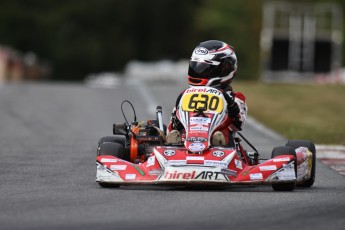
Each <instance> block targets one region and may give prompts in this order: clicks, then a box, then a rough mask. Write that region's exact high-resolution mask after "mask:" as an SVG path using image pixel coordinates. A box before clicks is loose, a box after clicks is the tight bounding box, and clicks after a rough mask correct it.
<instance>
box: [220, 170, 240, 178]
mask: <svg viewBox="0 0 345 230" xmlns="http://www.w3.org/2000/svg"><path fill="white" fill-rule="evenodd" d="M221 172H222V173H223V174H224V175H228V176H237V172H236V171H235V170H231V169H221Z"/></svg>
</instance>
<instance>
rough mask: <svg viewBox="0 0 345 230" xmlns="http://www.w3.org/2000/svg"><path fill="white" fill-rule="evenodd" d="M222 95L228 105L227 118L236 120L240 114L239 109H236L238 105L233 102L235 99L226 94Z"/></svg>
mask: <svg viewBox="0 0 345 230" xmlns="http://www.w3.org/2000/svg"><path fill="white" fill-rule="evenodd" d="M223 95H224V98H225V100H226V102H227V103H228V106H227V109H228V115H229V117H231V118H237V115H238V114H239V113H240V108H239V107H238V104H237V103H236V102H235V99H234V98H233V97H230V96H229V94H227V93H226V92H223Z"/></svg>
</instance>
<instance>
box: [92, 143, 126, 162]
mask: <svg viewBox="0 0 345 230" xmlns="http://www.w3.org/2000/svg"><path fill="white" fill-rule="evenodd" d="M123 153H124V148H123V146H122V145H121V144H119V143H112V142H105V143H103V144H101V145H100V146H99V150H98V154H99V156H105V155H110V156H114V157H118V158H121V159H123V155H124V154H123Z"/></svg>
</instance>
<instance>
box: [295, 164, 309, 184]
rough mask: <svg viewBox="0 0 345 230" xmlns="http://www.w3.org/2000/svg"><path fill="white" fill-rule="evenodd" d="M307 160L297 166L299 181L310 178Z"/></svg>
mask: <svg viewBox="0 0 345 230" xmlns="http://www.w3.org/2000/svg"><path fill="white" fill-rule="evenodd" d="M310 169H311V168H310V167H309V162H308V160H306V161H304V162H303V163H302V164H300V165H298V166H297V180H301V179H303V178H304V177H308V178H310V172H311V170H310Z"/></svg>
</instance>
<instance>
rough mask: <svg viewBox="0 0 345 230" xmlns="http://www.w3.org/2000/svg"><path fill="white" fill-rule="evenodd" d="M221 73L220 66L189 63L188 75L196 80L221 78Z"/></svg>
mask: <svg viewBox="0 0 345 230" xmlns="http://www.w3.org/2000/svg"><path fill="white" fill-rule="evenodd" d="M220 73H221V71H219V66H217V65H211V64H207V63H204V62H195V61H190V62H189V69H188V75H189V76H191V77H194V78H207V79H211V78H214V77H219V76H220Z"/></svg>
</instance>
